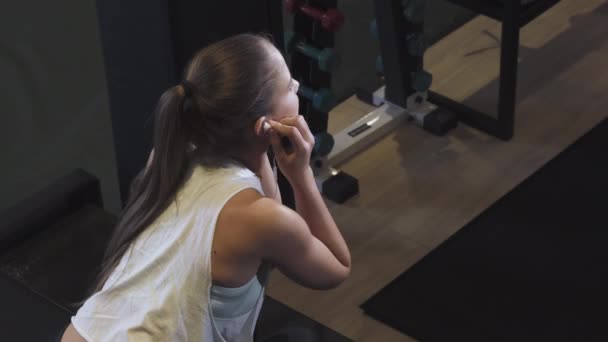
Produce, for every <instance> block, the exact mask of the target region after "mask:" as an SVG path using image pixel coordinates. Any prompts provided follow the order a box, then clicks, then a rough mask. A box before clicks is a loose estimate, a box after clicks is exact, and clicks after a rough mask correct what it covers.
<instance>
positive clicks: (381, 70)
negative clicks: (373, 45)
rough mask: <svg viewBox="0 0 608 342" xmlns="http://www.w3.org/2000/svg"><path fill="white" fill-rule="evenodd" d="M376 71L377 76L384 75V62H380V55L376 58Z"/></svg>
mask: <svg viewBox="0 0 608 342" xmlns="http://www.w3.org/2000/svg"><path fill="white" fill-rule="evenodd" d="M376 71H377V72H378V73H379V74H383V73H384V61H383V60H382V56H380V55H378V57H377V58H376Z"/></svg>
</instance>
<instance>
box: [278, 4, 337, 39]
mask: <svg viewBox="0 0 608 342" xmlns="http://www.w3.org/2000/svg"><path fill="white" fill-rule="evenodd" d="M285 9H286V10H287V11H289V12H291V13H295V12H296V11H298V10H300V11H302V13H304V14H306V15H308V16H309V17H311V18H313V19H314V20H316V21H319V22H321V25H322V26H323V28H325V29H326V30H327V31H329V32H337V31H339V30H340V29H341V28H342V25H343V24H344V15H343V14H342V13H340V12H339V11H338V10H336V9H328V10H327V11H325V12H323V11H321V10H320V9H318V8H314V7H312V6H309V5H306V2H305V1H303V0H285Z"/></svg>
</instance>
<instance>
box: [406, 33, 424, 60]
mask: <svg viewBox="0 0 608 342" xmlns="http://www.w3.org/2000/svg"><path fill="white" fill-rule="evenodd" d="M406 39H407V51H408V53H409V54H410V55H412V56H422V55H424V51H426V48H427V42H426V37H425V36H424V33H422V32H417V33H410V34H408V35H407V37H406Z"/></svg>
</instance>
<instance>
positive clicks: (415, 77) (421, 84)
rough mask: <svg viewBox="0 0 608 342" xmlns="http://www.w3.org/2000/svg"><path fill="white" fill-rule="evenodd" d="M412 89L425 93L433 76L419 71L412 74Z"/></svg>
mask: <svg viewBox="0 0 608 342" xmlns="http://www.w3.org/2000/svg"><path fill="white" fill-rule="evenodd" d="M411 75H412V88H414V90H416V91H419V92H425V91H427V90H429V88H431V84H432V83H433V75H432V74H430V73H429V72H427V71H425V70H419V71H416V72H413V73H412V74H411Z"/></svg>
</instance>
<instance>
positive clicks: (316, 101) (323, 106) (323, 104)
mask: <svg viewBox="0 0 608 342" xmlns="http://www.w3.org/2000/svg"><path fill="white" fill-rule="evenodd" d="M298 94H300V95H302V96H304V97H305V98H307V99H308V100H310V101H311V102H312V105H313V106H314V107H315V108H316V109H317V110H320V111H322V112H329V111H330V109H331V108H332V107H333V106H334V104H335V101H334V97H333V95H332V93H331V92H330V91H329V89H327V88H321V89H318V90H317V91H315V90H314V89H312V88H309V87H307V86H303V85H300V88H299V89H298Z"/></svg>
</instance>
